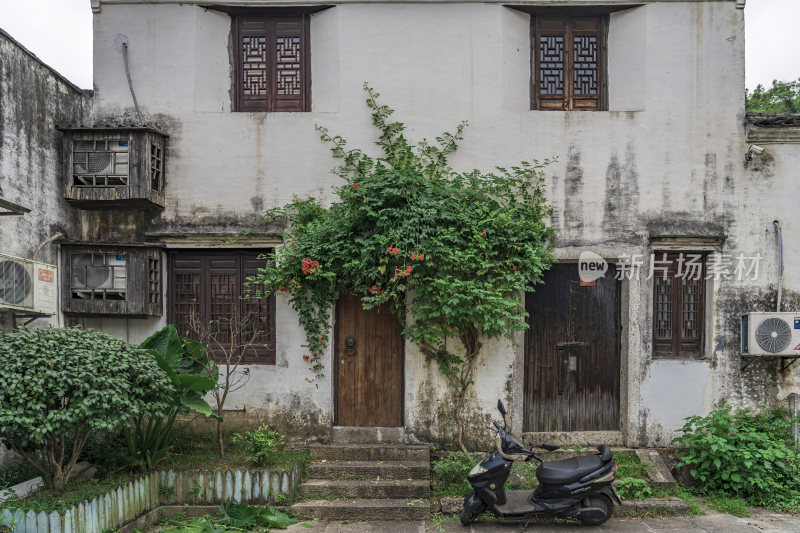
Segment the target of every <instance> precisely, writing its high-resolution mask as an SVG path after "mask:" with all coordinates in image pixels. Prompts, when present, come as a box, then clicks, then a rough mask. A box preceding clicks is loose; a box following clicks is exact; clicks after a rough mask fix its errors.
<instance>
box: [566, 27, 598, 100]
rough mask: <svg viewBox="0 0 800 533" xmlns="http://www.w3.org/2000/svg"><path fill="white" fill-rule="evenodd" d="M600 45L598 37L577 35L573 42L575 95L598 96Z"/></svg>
mask: <svg viewBox="0 0 800 533" xmlns="http://www.w3.org/2000/svg"><path fill="white" fill-rule="evenodd" d="M597 54H598V43H597V36H596V35H575V36H574V37H573V40H572V83H573V90H574V94H576V95H585V96H589V95H591V96H594V95H597V94H598V79H597V59H598V58H597Z"/></svg>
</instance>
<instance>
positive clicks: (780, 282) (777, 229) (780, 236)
mask: <svg viewBox="0 0 800 533" xmlns="http://www.w3.org/2000/svg"><path fill="white" fill-rule="evenodd" d="M772 225H773V226H774V227H775V235H776V237H777V238H778V306H777V308H776V309H775V310H776V311H777V312H778V313H780V312H781V298H782V297H783V233H782V232H781V223H780V222H779V221H777V220H775V221H774V222H772Z"/></svg>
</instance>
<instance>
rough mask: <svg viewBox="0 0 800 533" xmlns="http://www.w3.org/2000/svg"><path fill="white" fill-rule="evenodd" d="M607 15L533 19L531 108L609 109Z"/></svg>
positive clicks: (541, 16)
mask: <svg viewBox="0 0 800 533" xmlns="http://www.w3.org/2000/svg"><path fill="white" fill-rule="evenodd" d="M607 20H608V19H607V16H606V15H594V16H553V15H535V16H534V17H533V18H532V25H533V28H532V31H531V34H532V43H531V46H532V54H531V55H532V59H533V66H532V67H533V75H532V76H531V81H532V84H533V86H532V90H531V93H532V100H533V102H532V103H533V106H532V107H533V109H541V110H548V109H549V110H581V109H583V110H590V111H597V110H603V109H607V108H608V105H607V103H606V100H607V98H606V68H605V65H606V28H607V26H608V25H607Z"/></svg>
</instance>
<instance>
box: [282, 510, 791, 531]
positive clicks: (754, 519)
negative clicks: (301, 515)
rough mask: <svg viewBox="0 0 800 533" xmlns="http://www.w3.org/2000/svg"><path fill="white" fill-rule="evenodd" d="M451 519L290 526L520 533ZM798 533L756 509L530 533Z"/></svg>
mask: <svg viewBox="0 0 800 533" xmlns="http://www.w3.org/2000/svg"><path fill="white" fill-rule="evenodd" d="M447 520H448V521H447V522H443V523H442V522H439V523H437V522H435V521H431V520H427V521H425V522H421V521H417V522H351V523H348V522H304V523H301V524H296V525H294V526H291V527H289V529H288V531H291V532H301V531H302V532H308V531H310V526H313V529H314V531H317V532H319V533H439V532H443V533H516V532H518V531H520V525H519V524H512V523H500V522H490V521H479V522H477V523H475V524H472V525H470V526H469V527H463V526H462V525H461V523H460V522H459V521H458V518H457V517H452V518H450V517H449V518H448V519H447ZM594 531H597V532H619V533H670V532H681V533H756V532H768V533H779V532H780V533H790V532H791V533H798V532H800V517H797V516H791V515H784V514H779V513H773V512H770V511H763V510H754V511H753V516H751V517H749V518H736V517H734V516H730V515H726V514H721V513H717V512H714V511H706V514H705V515H701V516H687V517H682V516H681V517H669V518H643V519H639V518H612V519H611V520H609V521H608V522H606V523H605V524H603V525H602V526H599V527H586V526H581V525H580V524H577V523H575V522H566V521H551V522H532V523H531V524H530V525H529V526H528V528H527V530H526V532H527V533H578V532H580V533H591V532H594Z"/></svg>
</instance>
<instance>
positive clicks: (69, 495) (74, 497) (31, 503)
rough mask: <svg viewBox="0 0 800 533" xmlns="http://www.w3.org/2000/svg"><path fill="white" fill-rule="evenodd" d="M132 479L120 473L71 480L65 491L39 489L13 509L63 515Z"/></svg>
mask: <svg viewBox="0 0 800 533" xmlns="http://www.w3.org/2000/svg"><path fill="white" fill-rule="evenodd" d="M131 479H132V478H131V477H130V476H128V475H125V474H119V473H113V474H109V475H107V476H106V477H104V478H102V479H98V478H92V479H88V480H84V479H71V480H69V481H68V482H67V483H66V485H65V486H64V489H63V490H52V489H45V488H42V489H39V490H37V491H34V492H32V493H31V494H29V495H28V496H26V497H25V499H22V500H18V501H17V502H16V504H15V505H13V507H15V508H18V509H20V510H22V511H33V512H35V513H39V512H45V513H51V512H53V511H58V512H59V513H63V512H64V511H66V510H67V509H69V508H70V507H73V506H76V505H79V504H81V503H84V502H86V501H90V500H93V499H95V498H98V497H100V496H102V495H104V494H106V493H108V492H109V491H111V490H114V489H116V488H117V487H119V486H120V485H124V484H125V483H127V482H129V481H130V480H131ZM9 507H11V505H9Z"/></svg>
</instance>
